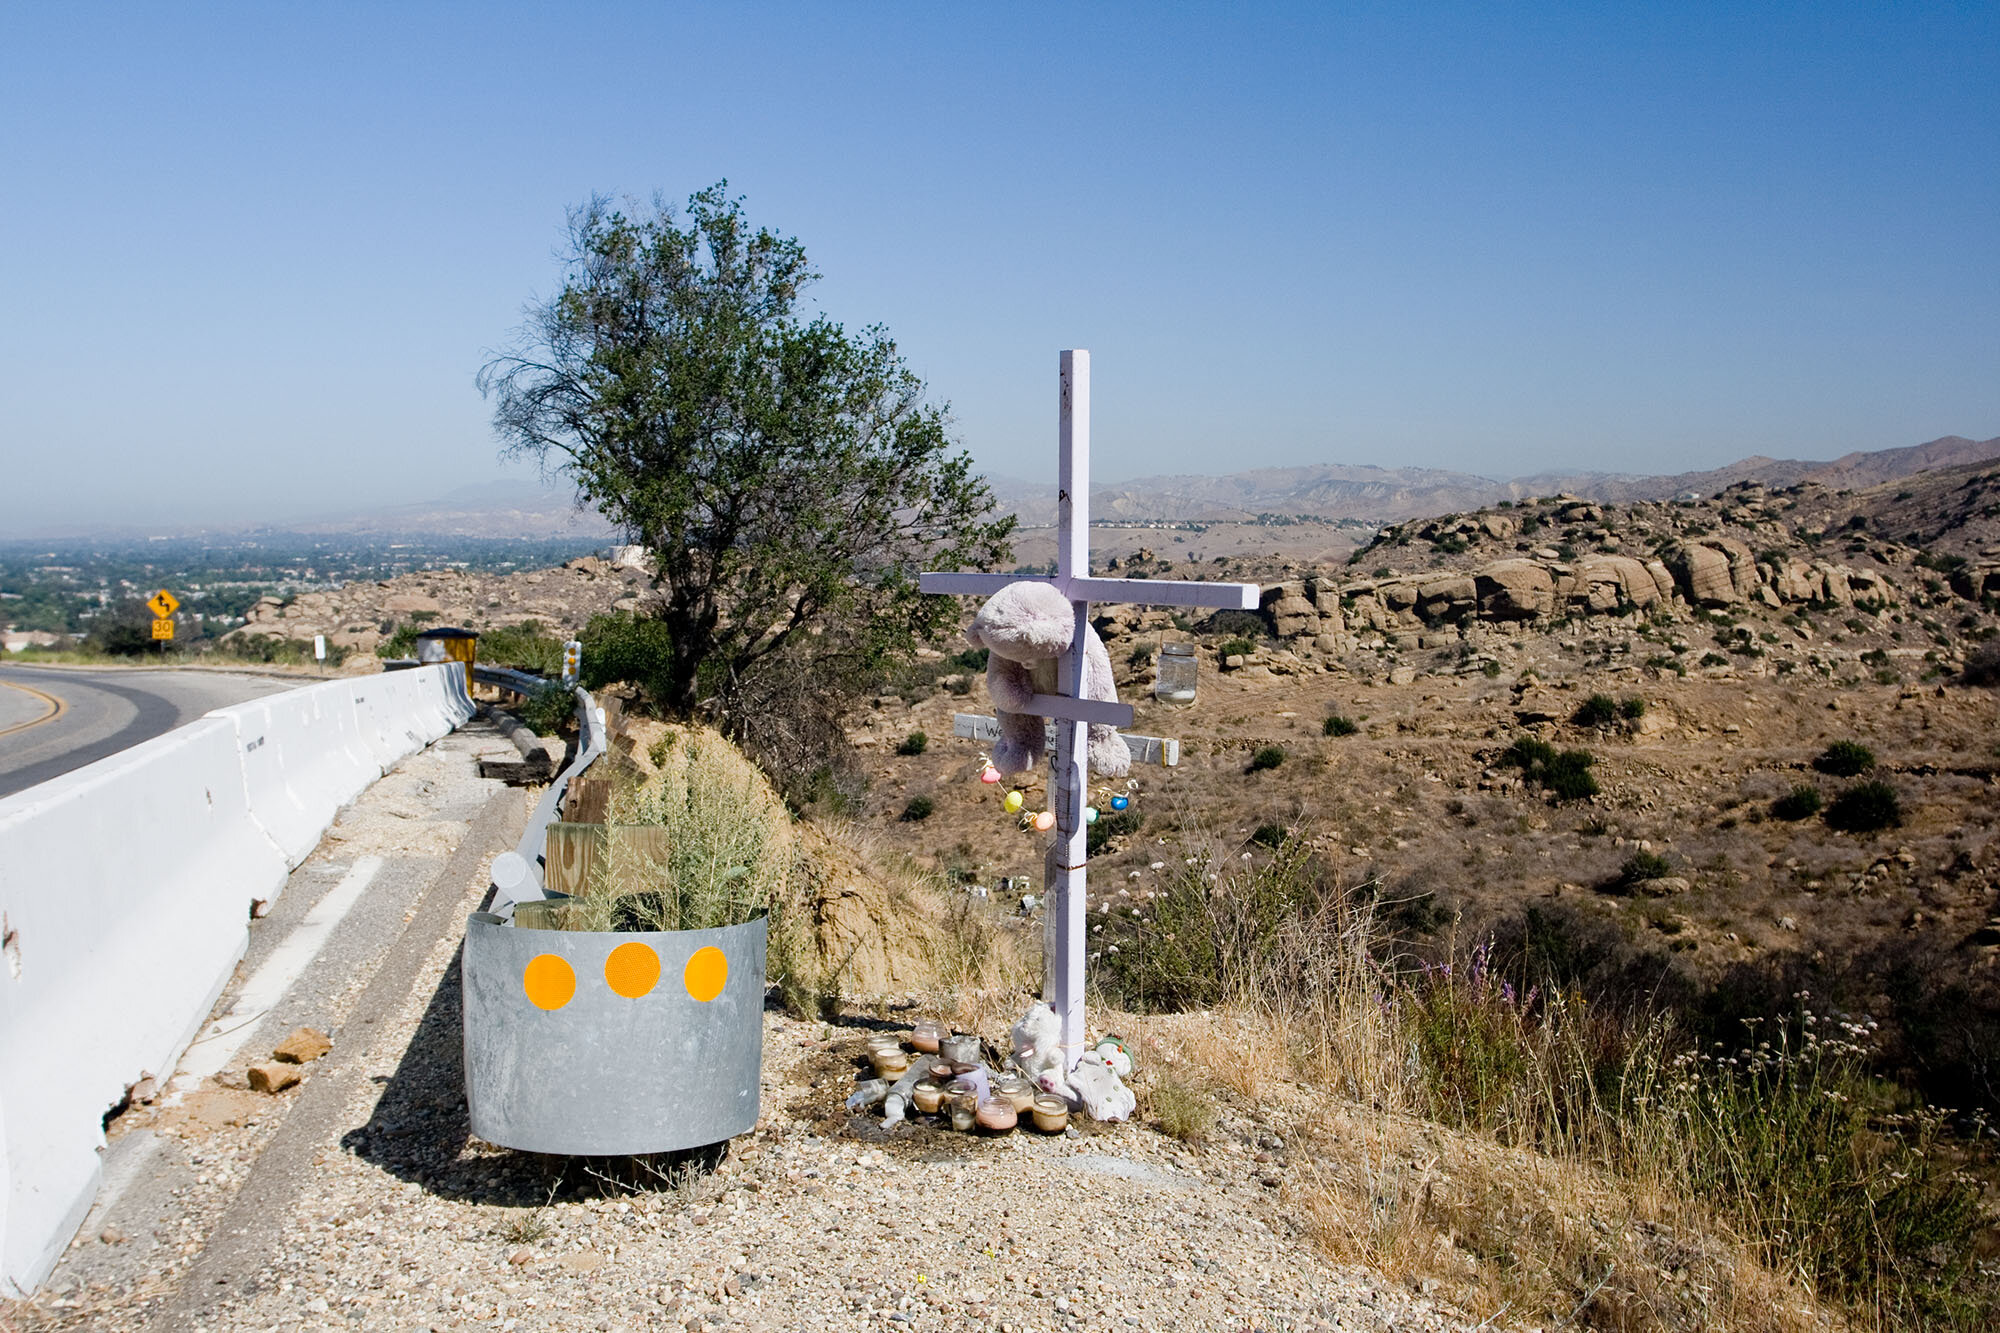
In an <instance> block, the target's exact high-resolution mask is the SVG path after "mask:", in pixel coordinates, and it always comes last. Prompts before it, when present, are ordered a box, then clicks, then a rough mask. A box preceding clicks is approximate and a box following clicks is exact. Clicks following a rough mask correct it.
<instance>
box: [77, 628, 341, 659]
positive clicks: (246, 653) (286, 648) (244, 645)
mask: <svg viewBox="0 0 2000 1333" xmlns="http://www.w3.org/2000/svg"><path fill="white" fill-rule="evenodd" d="M150 632H151V631H150V630H149V631H148V633H150ZM222 646H223V647H224V649H226V650H227V651H228V652H229V654H230V655H231V656H232V657H236V658H240V659H242V660H244V661H250V662H270V663H273V664H278V665H284V666H305V667H310V666H319V665H321V663H320V661H319V659H318V658H316V657H314V656H313V645H312V640H311V639H288V638H286V637H285V636H284V635H282V634H239V635H237V636H236V637H235V638H233V639H231V640H229V641H228V643H226V644H224V645H222ZM107 651H110V650H107ZM347 653H348V650H347V649H346V648H344V647H342V646H341V645H340V644H337V643H329V644H327V646H326V662H325V663H324V665H326V666H339V665H340V664H341V663H342V662H345V661H346V660H347Z"/></svg>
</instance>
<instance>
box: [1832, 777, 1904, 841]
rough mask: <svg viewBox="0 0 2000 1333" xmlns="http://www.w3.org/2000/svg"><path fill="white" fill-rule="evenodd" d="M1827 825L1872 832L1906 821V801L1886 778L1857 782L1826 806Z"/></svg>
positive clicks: (1846, 829)
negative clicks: (1904, 803)
mask: <svg viewBox="0 0 2000 1333" xmlns="http://www.w3.org/2000/svg"><path fill="white" fill-rule="evenodd" d="M1826 822H1827V827H1829V828H1836V829H1839V830H1840V831H1841V832H1843V833H1873V832H1874V831H1875V830H1877V829H1884V828H1893V827H1895V826H1896V825H1898V824H1901V823H1902V822H1903V803H1902V801H1901V799H1900V798H1898V797H1897V795H1896V789H1895V788H1894V787H1891V786H1890V785H1889V784H1888V783H1886V782H1858V783H1856V784H1855V785H1854V786H1852V787H1849V788H1848V789H1847V790H1846V791H1844V792H1842V793H1840V795H1838V796H1836V797H1834V798H1833V802H1832V804H1830V805H1828V806H1827V807H1826Z"/></svg>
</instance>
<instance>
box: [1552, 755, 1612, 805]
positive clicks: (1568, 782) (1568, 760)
mask: <svg viewBox="0 0 2000 1333" xmlns="http://www.w3.org/2000/svg"><path fill="white" fill-rule="evenodd" d="M1596 762H1597V760H1596V757H1595V756H1594V755H1592V754H1591V753H1590V751H1588V750H1564V751H1563V752H1562V753H1561V754H1559V755H1557V756H1556V757H1555V758H1554V759H1553V760H1551V761H1549V763H1548V765H1547V766H1546V767H1545V768H1544V770H1543V773H1542V785H1543V786H1544V787H1547V788H1548V789H1549V791H1550V792H1551V793H1553V794H1554V796H1555V798H1556V799H1557V800H1558V801H1587V800H1589V799H1590V798H1591V797H1593V796H1595V795H1597V793H1598V786H1597V779H1596V778H1594V777H1592V776H1591V775H1590V766H1591V765H1592V764H1594V763H1596Z"/></svg>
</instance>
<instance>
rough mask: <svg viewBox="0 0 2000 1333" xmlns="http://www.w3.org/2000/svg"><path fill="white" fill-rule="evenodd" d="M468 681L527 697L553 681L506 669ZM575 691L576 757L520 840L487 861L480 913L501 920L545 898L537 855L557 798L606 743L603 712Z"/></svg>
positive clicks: (558, 806) (476, 673) (557, 809)
mask: <svg viewBox="0 0 2000 1333" xmlns="http://www.w3.org/2000/svg"><path fill="white" fill-rule="evenodd" d="M473 678H474V679H475V680H479V681H481V682H483V683H485V684H488V685H499V686H501V687H503V688H505V689H510V690H514V691H515V692H517V693H519V694H522V695H528V694H534V693H536V692H538V691H540V690H543V689H546V688H547V687H548V686H550V685H553V684H555V683H556V682H554V681H551V680H547V679H545V678H543V677H541V676H534V675H530V674H529V673H527V672H525V671H510V670H508V669H507V668H505V667H480V666H475V667H474V668H473ZM575 692H576V728H577V751H576V756H575V757H574V758H572V759H571V760H570V761H569V765H568V766H567V767H566V768H564V769H563V770H562V772H560V773H558V774H556V776H555V778H554V780H553V781H551V782H550V783H549V786H548V790H547V791H545V792H543V793H542V799H541V800H539V801H537V802H535V809H534V813H533V814H530V815H529V816H528V826H527V827H526V828H525V829H523V830H522V831H521V841H520V842H518V843H516V844H515V846H514V850H513V851H511V852H502V853H500V855H498V856H496V857H494V858H493V887H492V888H491V889H490V890H489V891H488V892H487V895H486V903H485V905H484V910H486V911H489V912H495V913H498V914H499V915H501V916H506V915H507V913H508V909H509V908H510V907H511V906H512V905H513V904H515V903H518V902H529V901H533V900H535V899H538V898H546V897H547V896H548V889H547V881H546V880H545V879H544V878H543V874H542V869H543V853H544V851H545V849H546V848H547V846H548V840H549V825H550V824H553V823H555V822H556V820H557V817H558V815H559V814H560V813H561V811H562V800H563V796H564V795H565V794H566V793H567V792H568V791H569V784H570V781H571V780H572V779H573V778H575V777H577V776H578V775H579V774H581V773H582V772H583V771H584V770H585V769H587V768H589V767H590V766H591V765H592V764H594V763H596V762H597V760H598V759H599V757H601V756H602V755H603V754H604V751H605V748H606V746H607V745H608V743H609V737H608V735H607V727H606V723H605V718H604V710H603V709H602V708H599V707H598V706H597V701H596V700H595V699H593V698H591V697H590V692H589V691H588V690H586V689H584V688H583V687H582V686H581V685H578V686H576V687H575Z"/></svg>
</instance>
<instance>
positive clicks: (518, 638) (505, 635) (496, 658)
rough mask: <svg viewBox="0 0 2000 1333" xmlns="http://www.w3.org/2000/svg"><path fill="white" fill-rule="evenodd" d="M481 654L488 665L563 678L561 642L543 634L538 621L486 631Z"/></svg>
mask: <svg viewBox="0 0 2000 1333" xmlns="http://www.w3.org/2000/svg"><path fill="white" fill-rule="evenodd" d="M478 653H479V660H480V661H481V662H483V663H485V664H486V665H487V666H497V667H512V668H513V669H515V670H516V671H532V672H534V673H535V674H536V675H538V676H560V675H562V653H563V648H562V640H561V639H558V638H556V637H555V636H554V635H551V634H544V633H542V626H541V622H539V621H535V620H524V621H522V622H521V623H520V624H518V625H502V626H500V627H499V628H498V629H489V630H485V631H483V632H482V633H481V634H480V636H479V647H478Z"/></svg>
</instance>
